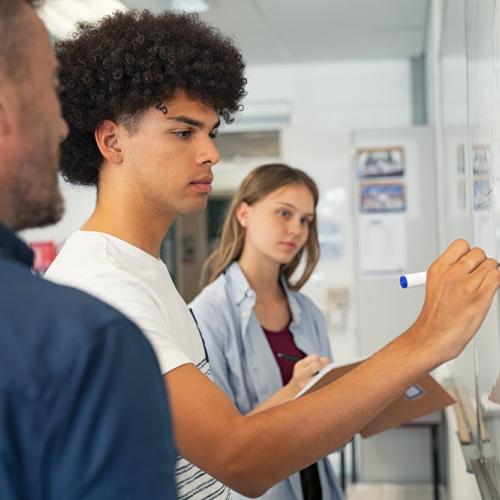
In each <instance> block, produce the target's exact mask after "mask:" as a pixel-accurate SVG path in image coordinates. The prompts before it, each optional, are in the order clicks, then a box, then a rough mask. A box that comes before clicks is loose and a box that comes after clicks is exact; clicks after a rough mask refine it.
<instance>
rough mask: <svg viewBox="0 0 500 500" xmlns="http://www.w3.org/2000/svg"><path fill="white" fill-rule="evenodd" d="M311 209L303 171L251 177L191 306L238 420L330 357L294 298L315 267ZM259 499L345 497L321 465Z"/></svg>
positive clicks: (266, 171) (313, 192) (320, 331)
mask: <svg viewBox="0 0 500 500" xmlns="http://www.w3.org/2000/svg"><path fill="white" fill-rule="evenodd" d="M317 202H318V189H317V187H316V184H315V183H314V181H313V180H312V179H311V178H310V177H309V176H308V175H307V174H306V173H304V172H303V171H301V170H298V169H295V168H291V167H289V166H287V165H282V164H271V165H263V166H261V167H259V168H257V169H255V170H253V171H252V172H251V173H250V174H248V175H247V177H246V178H245V179H244V180H243V183H242V184H241V186H240V187H239V189H238V191H237V192H236V194H235V196H234V198H233V200H232V203H231V205H230V208H229V211H228V213H227V216H226V219H225V222H224V226H223V230H222V235H221V241H220V245H219V247H218V248H217V249H216V250H215V252H214V253H213V254H212V255H211V256H210V257H209V258H208V260H207V262H206V263H205V270H204V277H203V279H204V282H205V283H204V284H206V287H205V288H204V289H203V290H202V292H201V293H200V295H198V297H196V298H195V299H194V301H193V302H192V303H191V309H192V311H193V313H194V315H195V317H196V319H197V322H198V325H199V327H200V330H201V332H202V335H203V338H204V341H205V344H206V349H207V353H208V357H209V361H210V366H211V370H212V373H213V377H214V379H215V381H216V382H217V383H218V384H219V385H220V386H221V387H222V388H223V389H224V391H225V392H226V393H227V395H228V396H229V397H230V398H231V399H232V400H233V401H234V403H235V404H236V406H237V407H238V408H239V410H240V411H241V412H242V413H244V414H246V413H251V412H258V411H262V410H264V409H267V408H271V407H273V406H276V405H279V404H282V403H285V402H287V401H290V400H291V399H292V398H293V397H294V396H295V394H296V393H297V392H298V391H299V390H300V389H301V388H302V387H303V386H304V385H305V384H306V383H307V382H308V380H309V379H310V378H311V377H312V376H314V374H315V373H317V372H318V371H319V370H320V369H321V368H322V367H323V366H324V365H325V364H327V363H328V362H329V360H330V358H331V352H330V347H329V343H328V339H327V333H326V326H325V321H324V318H323V315H322V314H321V312H320V311H319V309H318V308H317V307H316V306H315V305H314V304H313V303H312V301H311V300H310V299H308V298H307V297H306V296H304V295H302V294H301V293H300V292H299V290H300V288H301V287H302V286H303V285H304V283H306V281H307V280H308V278H309V277H310V275H311V273H312V272H313V269H314V267H315V265H316V263H317V261H318V258H319V245H318V233H317V226H316V205H317ZM303 258H304V261H305V266H304V267H303V270H302V271H301V272H300V273H299V275H298V276H297V277H295V276H294V279H293V280H292V275H294V272H295V271H296V269H297V267H298V265H299V263H300V262H301V261H302V260H303ZM297 360H298V361H297ZM304 425H307V422H304ZM228 432H230V430H229V429H228ZM290 439H291V440H293V436H290ZM233 498H245V497H241V496H240V495H238V494H236V493H233ZM262 498H266V499H273V500H293V499H297V500H321V499H325V500H330V499H334V500H340V499H342V498H343V496H342V493H341V491H340V489H339V487H338V486H337V484H336V482H335V477H334V473H333V470H332V467H331V465H330V463H329V461H328V459H323V460H321V461H319V462H318V463H316V464H313V465H311V466H310V467H308V468H307V469H305V470H303V471H301V472H300V473H297V474H294V475H292V476H290V477H289V478H287V479H286V480H284V481H282V482H281V483H279V484H277V485H276V486H274V487H273V488H271V489H270V490H269V491H268V492H267V493H266V494H265V495H264V497H262Z"/></svg>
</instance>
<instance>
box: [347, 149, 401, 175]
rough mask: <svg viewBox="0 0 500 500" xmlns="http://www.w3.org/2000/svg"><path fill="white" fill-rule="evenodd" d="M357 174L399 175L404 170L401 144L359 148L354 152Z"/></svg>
mask: <svg viewBox="0 0 500 500" xmlns="http://www.w3.org/2000/svg"><path fill="white" fill-rule="evenodd" d="M356 165H357V171H358V176H359V177H361V178H366V177H385V176H391V177H401V176H402V175H403V174H404V172H405V151H404V149H403V148H402V147H401V146H389V147H377V148H361V149H358V150H357V152H356Z"/></svg>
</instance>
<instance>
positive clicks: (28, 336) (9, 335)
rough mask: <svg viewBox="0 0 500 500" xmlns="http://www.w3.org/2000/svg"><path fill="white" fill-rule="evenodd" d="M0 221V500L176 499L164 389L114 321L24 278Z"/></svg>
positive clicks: (92, 303)
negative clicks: (27, 499) (26, 499)
mask: <svg viewBox="0 0 500 500" xmlns="http://www.w3.org/2000/svg"><path fill="white" fill-rule="evenodd" d="M32 260H33V253H32V252H31V250H30V249H29V248H28V247H27V246H26V245H25V244H24V243H23V242H22V241H21V240H19V239H18V238H17V237H16V236H15V235H14V234H13V233H12V232H11V231H9V230H8V229H7V228H5V227H4V226H2V225H0V498H1V499H2V500H14V499H21V498H23V499H25V498H29V499H30V500H61V499H65V500H77V499H83V498H85V499H88V500H102V499H108V498H109V499H111V498H127V499H130V500H132V499H137V500H142V499H144V498H147V499H148V500H149V499H158V500H159V499H162V500H167V499H171V500H173V499H174V498H176V491H175V483H174V477H173V468H174V462H175V456H176V452H175V449H174V445H173V438H172V432H171V424H170V415H169V411H168V402H167V399H166V393H165V387H164V384H163V380H162V377H161V374H160V371H159V367H158V363H157V361H156V358H155V356H154V353H153V350H152V348H151V347H150V345H149V344H148V342H147V341H146V339H145V338H144V336H143V335H142V333H141V332H140V331H139V329H138V328H137V327H136V326H135V325H134V324H133V323H132V322H130V321H129V320H128V319H126V318H125V317H124V316H123V315H122V314H120V313H118V312H117V311H115V310H114V309H112V308H111V307H109V306H107V305H105V304H103V303H102V302H100V301H98V300H97V299H95V298H93V297H91V296H90V295H87V294H85V293H83V292H80V291H78V290H74V289H71V288H68V287H63V286H60V285H55V284H53V283H50V282H48V281H45V280H43V279H41V278H39V277H37V276H34V275H32V274H31V272H30V266H31V264H32Z"/></svg>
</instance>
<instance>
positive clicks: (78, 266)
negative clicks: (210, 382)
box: [45, 231, 230, 500]
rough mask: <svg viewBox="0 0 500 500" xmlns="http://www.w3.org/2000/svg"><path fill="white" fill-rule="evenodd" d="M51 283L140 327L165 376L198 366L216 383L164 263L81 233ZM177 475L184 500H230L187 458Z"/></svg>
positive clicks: (48, 275) (106, 238) (50, 272)
mask: <svg viewBox="0 0 500 500" xmlns="http://www.w3.org/2000/svg"><path fill="white" fill-rule="evenodd" d="M45 277H46V278H48V279H50V280H52V281H55V282H57V283H61V284H64V285H69V286H73V287H75V288H79V289H81V290H84V291H86V292H88V293H90V294H92V295H94V296H96V297H98V298H99V299H101V300H103V301H104V302H107V303H108V304H110V305H112V306H113V307H115V308H116V309H118V310H119V311H121V312H122V313H123V314H125V315H126V316H128V317H129V318H130V319H132V321H134V322H135V323H137V324H138V325H139V327H140V328H141V329H142V331H143V332H144V334H145V335H146V337H147V338H148V340H149V341H150V342H151V344H152V346H153V348H154V350H155V352H156V356H157V357H158V361H159V363H160V368H161V371H162V373H164V374H165V373H167V372H169V371H170V370H173V369H174V368H177V367H178V366H180V365H183V364H186V363H193V364H194V365H196V367H197V368H198V369H200V370H201V371H202V372H203V373H204V374H205V375H207V376H209V377H210V367H209V365H208V363H207V360H206V356H205V349H204V346H203V342H202V340H201V336H200V334H199V332H198V329H197V327H196V324H195V322H194V320H193V318H192V316H191V313H190V312H189V309H188V308H187V306H186V303H185V302H184V300H183V299H182V297H181V296H180V295H179V292H178V291H177V289H176V288H175V285H174V284H173V282H172V279H171V277H170V274H169V273H168V270H167V267H166V265H165V264H164V263H163V262H162V261H161V260H159V259H157V258H155V257H153V256H152V255H150V254H148V253H146V252H144V251H143V250H141V249H140V248H137V247H135V246H133V245H131V244H130V243H127V242H126V241H123V240H121V239H119V238H116V237H114V236H111V235H109V234H106V233H100V232H94V231H77V232H76V233H74V234H73V235H72V236H70V237H69V238H68V240H67V241H66V243H65V244H64V246H63V248H62V249H61V251H60V252H59V254H58V256H57V257H56V259H55V260H54V262H53V263H52V265H51V266H50V268H49V269H48V271H47V273H46V275H45ZM175 474H176V482H177V494H178V498H179V499H188V498H189V499H192V500H194V499H208V498H210V499H214V500H215V499H222V498H224V499H225V498H230V493H229V489H228V488H227V487H225V486H224V485H222V484H221V483H219V482H218V481H216V480H215V479H213V478H212V477H211V476H209V475H208V474H206V473H204V472H203V471H201V470H200V469H198V468H197V467H196V466H194V465H193V464H191V463H190V462H188V461H187V460H185V459H183V458H182V457H178V460H177V463H176V470H175Z"/></svg>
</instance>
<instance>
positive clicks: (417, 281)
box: [399, 271, 427, 288]
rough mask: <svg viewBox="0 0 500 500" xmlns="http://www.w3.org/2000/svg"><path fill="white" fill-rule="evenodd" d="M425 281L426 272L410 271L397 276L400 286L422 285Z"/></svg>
mask: <svg viewBox="0 0 500 500" xmlns="http://www.w3.org/2000/svg"><path fill="white" fill-rule="evenodd" d="M426 281H427V272H426V271H424V272H423V273H411V274H404V275H403V276H400V278H399V284H400V285H401V288H411V287H413V286H422V285H425V283H426Z"/></svg>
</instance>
